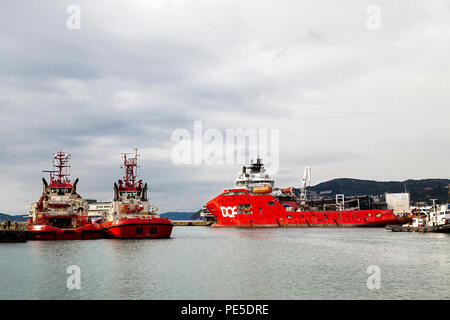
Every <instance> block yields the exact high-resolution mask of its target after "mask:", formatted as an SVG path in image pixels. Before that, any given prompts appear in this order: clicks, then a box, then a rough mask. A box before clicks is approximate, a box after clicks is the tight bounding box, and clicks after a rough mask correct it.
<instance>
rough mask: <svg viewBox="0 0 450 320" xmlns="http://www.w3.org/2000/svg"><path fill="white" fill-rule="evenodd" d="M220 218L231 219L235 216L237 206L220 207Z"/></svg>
mask: <svg viewBox="0 0 450 320" xmlns="http://www.w3.org/2000/svg"><path fill="white" fill-rule="evenodd" d="M220 210H221V211H222V216H224V217H230V218H233V217H234V216H235V215H236V214H237V206H234V207H220Z"/></svg>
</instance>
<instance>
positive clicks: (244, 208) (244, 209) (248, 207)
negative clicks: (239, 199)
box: [237, 204, 252, 214]
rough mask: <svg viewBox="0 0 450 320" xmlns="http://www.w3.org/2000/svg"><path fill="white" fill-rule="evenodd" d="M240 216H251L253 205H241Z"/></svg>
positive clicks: (239, 208)
mask: <svg viewBox="0 0 450 320" xmlns="http://www.w3.org/2000/svg"><path fill="white" fill-rule="evenodd" d="M237 213H238V214H251V213H252V205H251V204H240V205H238V211H237Z"/></svg>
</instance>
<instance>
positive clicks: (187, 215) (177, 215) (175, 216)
mask: <svg viewBox="0 0 450 320" xmlns="http://www.w3.org/2000/svg"><path fill="white" fill-rule="evenodd" d="M193 214H194V212H184V211H183V212H178V211H176V212H165V213H162V214H161V217H162V218H169V219H171V220H190V219H191V217H192V215H193Z"/></svg>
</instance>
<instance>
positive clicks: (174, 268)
mask: <svg viewBox="0 0 450 320" xmlns="http://www.w3.org/2000/svg"><path fill="white" fill-rule="evenodd" d="M0 261H1V263H0V288H1V290H0V299H370V300H372V299H449V298H450V235H448V234H431V233H426V234H423V233H410V232H407V233H403V232H402V233H399V232H395V233H394V232H389V231H387V230H385V229H383V228H353V229H337V228H330V229H326V228H273V229H239V228H210V227H175V228H174V229H173V233H172V238H171V239H161V240H109V239H101V240H89V241H29V242H27V243H14V244H0ZM69 266H77V267H79V270H80V289H76V288H75V289H70V288H69V287H68V286H67V282H68V278H69V277H71V273H68V272H67V271H68V267H69ZM69 269H70V268H69ZM374 270H378V271H379V273H376V272H375V273H374ZM374 275H376V276H377V277H378V278H377V279H378V280H379V281H378V285H376V286H375V287H374V285H373V283H377V282H373V281H372V280H373V279H374V278H373V276H374Z"/></svg>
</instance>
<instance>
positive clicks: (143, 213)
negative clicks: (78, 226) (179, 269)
mask: <svg viewBox="0 0 450 320" xmlns="http://www.w3.org/2000/svg"><path fill="white" fill-rule="evenodd" d="M137 159H138V150H137V149H136V153H135V157H134V158H127V154H123V166H122V168H123V169H125V176H124V177H123V180H119V181H118V183H114V201H113V202H112V204H111V208H110V211H109V213H108V214H107V215H106V216H105V217H103V218H102V223H101V225H102V227H103V230H104V232H105V234H106V236H107V237H109V238H118V239H157V238H170V235H171V233H172V227H173V224H172V222H171V221H170V219H168V218H160V216H159V214H158V208H157V207H154V206H151V205H150V202H149V200H148V196H147V191H148V187H147V183H145V184H143V183H142V180H139V181H137V182H136V177H137V167H138V165H137Z"/></svg>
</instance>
